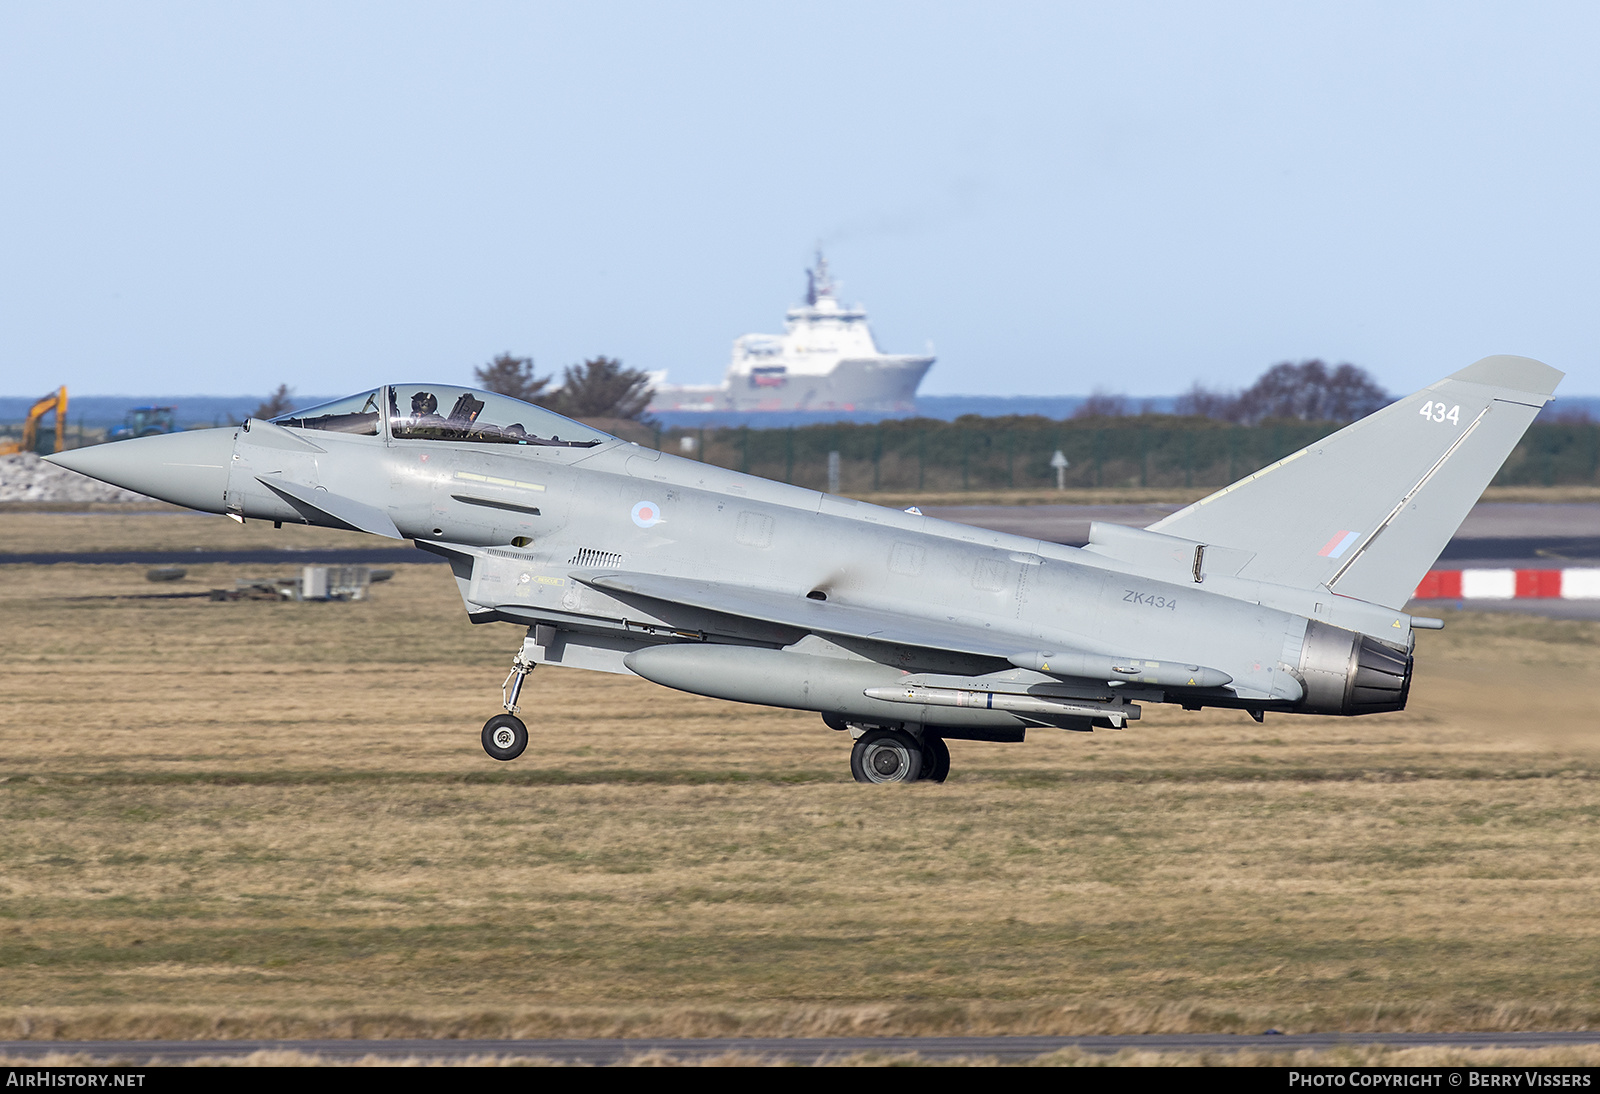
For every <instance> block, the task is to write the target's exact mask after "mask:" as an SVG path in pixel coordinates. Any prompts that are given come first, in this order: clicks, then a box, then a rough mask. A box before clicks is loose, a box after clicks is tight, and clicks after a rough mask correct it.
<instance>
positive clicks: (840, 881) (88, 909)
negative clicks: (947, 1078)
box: [0, 517, 1600, 1063]
mask: <svg viewBox="0 0 1600 1094" xmlns="http://www.w3.org/2000/svg"><path fill="white" fill-rule="evenodd" d="M5 519H6V520H7V521H9V520H10V519H11V518H9V517H8V518H5ZM52 519H56V520H65V519H67V518H65V517H55V518H52ZM92 519H105V518H92ZM162 519H178V518H162ZM185 519H187V518H185ZM247 527H248V526H247ZM285 531H287V529H286V530H285ZM398 571H399V572H398V573H397V575H396V577H395V579H394V581H393V582H392V583H390V584H387V585H384V586H380V587H378V589H377V590H376V592H375V595H374V599H373V600H371V601H369V602H367V603H363V604H315V603H305V604H275V603H261V602H238V603H212V602H210V601H207V600H203V599H110V598H112V597H131V596H139V595H142V594H149V593H152V592H157V593H159V592H166V591H169V590H168V589H167V588H165V587H162V588H158V587H155V586H151V585H149V584H147V583H146V582H145V581H144V580H143V570H142V568H141V567H111V566H95V567H63V566H54V567H40V568H27V567H7V568H3V569H0V636H3V638H0V641H3V643H4V648H5V654H6V657H5V661H4V665H3V667H0V687H3V688H4V691H5V693H6V694H7V695H8V696H9V699H10V701H9V702H8V703H7V705H6V706H5V707H4V708H3V710H0V744H3V748H0V755H3V759H0V779H3V780H4V781H3V782H0V818H3V823H4V825H5V829H4V831H5V833H6V835H5V839H4V840H3V841H0V970H3V971H0V982H3V983H4V985H5V991H4V993H3V995H0V1038H5V1037H34V1038H66V1037H211V1036H225V1037H243V1036H262V1037H267V1036H271V1037H313V1036H401V1035H407V1036H417V1035H444V1036H484V1037H488V1036H494V1037H501V1036H585V1035H592V1036H622V1035H633V1036H645V1035H737V1034H751V1035H770V1034H791V1035H821V1034H842V1033H877V1034H890V1033H926V1034H955V1033H1090V1032H1159V1031H1165V1030H1171V1031H1188V1030H1217V1031H1235V1032H1255V1031H1259V1030H1261V1029H1264V1028H1267V1027H1269V1026H1276V1027H1277V1028H1280V1029H1285V1030H1289V1031H1296V1030H1304V1029H1349V1030H1365V1029H1449V1028H1480V1029H1532V1028H1587V1027H1591V1026H1592V1025H1594V1023H1595V1022H1596V1020H1597V1019H1600V918H1597V916H1596V913H1595V908H1596V904H1597V901H1596V898H1597V896H1600V839H1597V836H1600V831H1597V826H1600V792H1597V791H1600V781H1597V776H1600V749H1597V744H1600V741H1597V732H1596V729H1597V719H1596V717H1595V713H1594V712H1595V709H1596V705H1597V704H1596V700H1597V699H1600V666H1597V660H1600V659H1597V657H1596V653H1597V649H1600V624H1595V623H1588V622H1577V621H1564V620H1543V619H1529V618H1524V617H1517V616H1509V615H1493V616H1490V615H1484V616H1473V615H1461V616H1449V617H1448V618H1449V626H1448V629H1446V630H1445V631H1443V632H1442V633H1425V634H1423V635H1422V637H1421V641H1422V650H1421V656H1420V664H1421V668H1420V671H1419V676H1418V680H1417V683H1416V686H1415V689H1414V691H1413V696H1412V706H1411V709H1410V710H1408V711H1406V712H1405V713H1402V714H1398V715H1386V716H1380V717H1375V718H1365V719H1352V720H1333V719H1313V718H1297V717H1287V716H1285V717H1270V716H1269V718H1268V721H1267V723H1266V724H1265V725H1263V726H1257V725H1255V724H1254V723H1253V722H1251V721H1249V720H1248V719H1247V718H1245V717H1244V716H1243V715H1233V714H1223V713H1203V714H1186V713H1184V712H1182V711H1175V710H1170V709H1168V708H1147V710H1146V717H1145V719H1144V720H1143V721H1142V722H1138V723H1135V724H1134V727H1133V728H1131V729H1129V730H1127V731H1124V732H1120V733H1113V732H1099V733H1095V734H1083V735H1079V734H1065V733H1057V734H1038V735H1033V736H1031V737H1030V740H1029V741H1028V743H1027V744H1026V745H1022V746H1003V745H984V744H972V743H963V742H954V743H953V744H952V751H953V752H954V758H955V774H954V776H953V777H952V779H951V781H950V782H949V783H947V784H945V785H944V786H926V785H918V786H912V787H887V788H873V787H858V786H856V785H855V784H853V783H851V782H850V781H849V775H848V772H847V770H846V757H847V752H848V748H847V745H848V742H847V741H846V740H845V739H844V738H843V736H842V735H840V734H835V733H832V732H830V731H828V730H826V729H824V728H823V727H822V726H821V724H820V722H819V721H818V720H817V719H816V718H815V717H813V716H809V715H803V714H797V713H792V712H785V711H775V710H766V709H761V708H752V707H743V706H737V705H734V704H728V703H721V702H717V701H713V700H706V699H699V698H695V697H692V696H685V695H679V694H677V693H674V692H670V691H666V690H663V689H660V688H657V687H655V686H653V685H650V684H648V683H645V682H643V681H640V680H635V679H624V678H617V677H610V676H603V675H598V674H585V673H578V672H571V671H566V670H559V669H541V670H539V673H538V674H537V675H536V676H535V677H534V678H533V680H531V681H530V685H529V691H528V692H527V693H526V696H525V702H526V703H527V705H528V706H529V707H530V708H532V711H533V713H532V715H531V716H530V722H531V723H532V725H533V732H534V743H533V745H532V746H531V747H530V749H529V751H528V753H527V754H526V755H525V756H524V757H523V758H522V759H520V760H518V761H516V762H514V763H511V764H497V763H495V762H494V761H492V760H489V759H488V758H487V757H485V756H484V755H483V753H482V751H481V749H480V748H479V746H478V743H477V727H478V726H479V725H480V724H481V723H482V721H483V719H484V718H486V717H488V716H489V715H491V714H493V713H495V712H496V709H497V702H498V690H497V689H498V685H499V682H500V679H501V677H502V675H503V671H504V666H505V665H506V664H507V663H508V661H509V657H510V654H511V652H512V650H513V649H514V647H515V645H516V642H517V639H518V637H519V636H518V634H517V632H516V631H515V630H514V629H513V628H510V627H506V626H488V627H472V626H471V625H469V624H468V623H466V621H465V620H464V618H463V617H462V614H461V610H460V601H459V598H458V597H457V594H456V593H455V590H454V588H453V584H452V582H451V581H450V580H449V577H448V574H447V573H446V572H445V571H444V569H443V568H442V567H433V566H402V567H399V568H398ZM240 572H241V570H240V569H239V568H230V567H200V568H196V570H195V571H194V572H193V574H192V576H191V578H190V579H189V580H188V581H186V582H183V583H180V584H179V586H178V589H177V590H176V591H181V590H182V589H184V588H191V589H192V588H201V589H203V588H206V587H208V586H209V585H211V584H219V585H221V584H230V585H231V583H232V579H233V577H234V576H235V575H236V574H238V573H240ZM1412 1051H1421V1050H1412ZM1472 1058H1473V1059H1480V1060H1481V1057H1476V1056H1474V1057H1472ZM1102 1060H1103V1058H1099V1057H1096V1058H1093V1059H1085V1060H1082V1061H1076V1062H1083V1063H1093V1062H1101V1061H1102ZM1061 1062H1074V1061H1068V1060H1063V1061H1061ZM1127 1062H1143V1061H1127ZM1161 1062H1175V1061H1170V1060H1167V1059H1166V1058H1163V1059H1162V1061H1161Z"/></svg>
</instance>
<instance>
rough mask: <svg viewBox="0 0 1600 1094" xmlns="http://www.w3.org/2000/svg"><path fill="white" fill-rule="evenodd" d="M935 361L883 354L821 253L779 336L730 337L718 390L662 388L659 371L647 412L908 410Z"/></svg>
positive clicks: (706, 387)
mask: <svg viewBox="0 0 1600 1094" xmlns="http://www.w3.org/2000/svg"><path fill="white" fill-rule="evenodd" d="M933 362H934V358H933V357H931V356H927V357H916V356H908V355H902V354H889V353H882V352H880V351H879V349H878V344H877V341H876V340H875V339H874V338H873V337H872V330H871V328H870V327H868V326H867V313H866V311H865V309H863V308H862V307H861V305H859V304H857V305H856V306H855V307H853V308H849V307H844V306H843V305H841V304H840V303H839V296H838V286H837V285H836V284H835V283H834V280H833V277H832V275H831V274H830V273H829V272H828V260H827V259H826V258H825V257H823V255H822V253H821V252H820V251H819V252H818V253H817V257H816V264H815V265H814V266H813V267H812V268H811V269H809V270H807V271H806V298H805V303H804V304H802V305H800V306H799V307H794V308H790V309H789V313H788V316H787V317H786V318H785V320H784V332H783V333H782V334H746V335H743V336H741V337H739V338H736V339H734V343H733V360H732V362H731V363H730V364H729V365H728V371H727V374H726V375H725V376H724V377H723V380H722V383H720V384H668V383H666V382H665V380H666V374H665V373H658V374H657V375H656V383H655V385H654V388H653V395H652V397H651V402H650V409H651V410H652V411H656V412H665V411H728V410H732V411H809V410H815V411H841V410H844V411H857V410H860V411H889V412H894V411H901V412H906V411H913V410H915V409H916V395H917V385H918V384H920V383H921V382H922V377H923V376H924V375H925V374H926V373H927V371H928V369H929V368H930V367H931V366H932V365H933Z"/></svg>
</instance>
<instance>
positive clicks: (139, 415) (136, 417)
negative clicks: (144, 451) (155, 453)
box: [106, 406, 178, 441]
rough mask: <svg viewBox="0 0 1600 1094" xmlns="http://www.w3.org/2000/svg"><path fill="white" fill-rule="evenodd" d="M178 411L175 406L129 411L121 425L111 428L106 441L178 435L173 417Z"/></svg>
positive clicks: (147, 407) (135, 408) (140, 407)
mask: <svg viewBox="0 0 1600 1094" xmlns="http://www.w3.org/2000/svg"><path fill="white" fill-rule="evenodd" d="M177 410H178V408H177V407H175V406H136V407H134V408H133V409H132V410H130V411H128V416H127V418H126V419H124V420H123V423H122V424H121V425H117V426H112V427H111V432H110V433H108V434H106V440H108V441H122V440H126V439H127V438H129V437H154V436H155V435H156V434H158V433H176V432H177V431H178V426H177V424H176V423H175V422H174V421H173V417H172V416H173V415H174V414H176V413H177Z"/></svg>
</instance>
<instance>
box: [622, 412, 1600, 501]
mask: <svg viewBox="0 0 1600 1094" xmlns="http://www.w3.org/2000/svg"><path fill="white" fill-rule="evenodd" d="M1339 428H1340V424H1339V423H1336V422H1301V421H1279V422H1267V423H1263V424H1260V425H1253V426H1243V425H1234V424H1231V423H1228V422H1218V421H1212V420H1210V419H1203V418H1173V417H1171V416H1167V415H1141V416H1139V417H1127V418H1091V419H1071V420H1067V421H1052V420H1050V419H1047V418H1031V417H1019V418H978V417H971V418H958V419H957V420H955V421H953V422H945V421H937V420H931V419H920V418H919V419H902V420H895V421H885V422H879V423H876V424H850V423H838V424H832V425H815V426H797V427H793V428H788V429H751V428H744V427H741V428H705V429H692V428H690V429H683V428H675V429H670V430H661V429H657V430H655V431H654V434H653V436H652V437H650V438H649V439H648V440H647V441H646V443H654V445H655V447H657V448H660V449H662V450H663V451H667V452H672V453H675V454H678V455H685V456H689V457H691V458H695V459H700V460H703V461H705V462H707V463H712V464H716V465H717V466H719V467H727V468H731V469H733V470H735V471H745V472H749V473H750V474H754V475H760V476H762V477H763V478H769V479H774V480H777V481H779V482H788V483H793V484H795V485H797V486H805V487H810V488H812V489H816V490H824V489H827V488H828V486H829V453H832V452H837V453H838V454H839V456H838V471H837V474H838V489H839V490H841V491H842V492H844V493H847V494H853V493H864V492H868V491H897V490H927V491H939V492H950V491H962V490H968V491H974V492H981V491H994V490H1025V489H1043V488H1049V487H1052V486H1054V485H1055V484H1056V469H1055V468H1054V467H1053V466H1052V465H1051V458H1052V457H1053V456H1054V454H1055V453H1056V452H1057V451H1059V452H1061V454H1062V455H1063V456H1064V457H1065V458H1066V460H1067V468H1066V472H1065V476H1064V477H1065V485H1066V486H1067V487H1069V488H1084V487H1135V486H1142V487H1214V486H1226V485H1228V484H1229V483H1231V482H1236V481H1237V480H1239V479H1240V478H1243V477H1244V476H1245V475H1248V474H1250V473H1252V472H1254V471H1258V470H1260V469H1261V468H1263V467H1265V466H1267V465H1268V464H1270V463H1272V462H1273V461H1275V460H1279V459H1282V458H1283V457H1284V456H1287V455H1289V454H1290V453H1291V452H1294V451H1296V450H1298V449H1300V448H1304V447H1305V446H1306V445H1308V444H1311V443H1313V442H1315V441H1318V440H1320V439H1322V438H1323V437H1325V436H1327V435H1328V434H1330V433H1333V432H1334V431H1336V430H1337V429H1339ZM685 438H688V439H689V441H690V446H689V447H686V446H685V444H684V440H685ZM1597 483H1600V423H1594V422H1570V423H1565V422H1554V423H1548V424H1547V423H1539V424H1536V425H1534V426H1533V427H1532V428H1531V429H1529V431H1528V433H1527V434H1526V435H1525V436H1524V437H1523V439H1522V441H1521V443H1519V444H1518V445H1517V447H1516V449H1515V450H1514V451H1513V452H1512V454H1511V456H1510V458H1509V459H1507V460H1506V463H1505V466H1504V467H1502V468H1501V470H1500V473H1499V474H1498V475H1496V476H1495V480H1494V484H1495V485H1497V486H1569V485H1593V484H1597Z"/></svg>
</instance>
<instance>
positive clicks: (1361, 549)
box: [1328, 400, 1498, 589]
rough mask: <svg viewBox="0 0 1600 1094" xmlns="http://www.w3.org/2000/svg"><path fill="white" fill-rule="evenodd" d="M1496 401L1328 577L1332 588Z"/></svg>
mask: <svg viewBox="0 0 1600 1094" xmlns="http://www.w3.org/2000/svg"><path fill="white" fill-rule="evenodd" d="M1496 401H1498V400H1495V401H1491V402H1490V403H1489V405H1488V406H1486V407H1484V408H1483V409H1482V410H1480V411H1479V412H1478V416H1477V417H1476V418H1474V419H1472V424H1471V425H1469V426H1467V428H1465V429H1463V430H1462V431H1461V436H1459V437H1457V438H1456V443H1455V444H1453V445H1451V446H1450V447H1449V448H1447V449H1445V452H1444V455H1442V456H1440V457H1439V459H1438V460H1437V461H1436V462H1435V463H1434V465H1433V466H1432V467H1430V468H1428V470H1427V472H1426V473H1425V474H1424V475H1423V476H1422V478H1420V479H1418V480H1417V485H1415V486H1413V487H1412V488H1411V489H1410V490H1407V491H1406V496H1405V497H1403V498H1401V499H1400V502H1399V504H1397V505H1396V506H1395V507H1394V508H1393V509H1391V510H1389V515H1388V516H1386V517H1384V518H1383V520H1382V521H1381V522H1380V523H1379V524H1378V526H1377V527H1376V528H1374V529H1373V530H1372V534H1371V535H1370V536H1368V537H1367V538H1366V539H1364V540H1362V542H1361V546H1359V547H1357V548H1356V549H1355V550H1354V551H1352V552H1351V553H1350V557H1349V558H1348V559H1347V560H1345V564H1344V565H1343V566H1340V567H1339V569H1338V571H1337V572H1335V573H1334V575H1333V576H1332V577H1330V578H1329V579H1328V588H1330V589H1331V588H1333V587H1334V586H1335V585H1336V584H1338V582H1339V579H1340V578H1341V577H1343V576H1344V575H1345V572H1346V571H1348V570H1349V569H1350V567H1351V566H1353V565H1355V561H1356V559H1358V558H1360V557H1361V556H1362V555H1363V554H1365V553H1366V550H1367V548H1368V547H1371V546H1372V541H1373V540H1375V539H1377V538H1378V537H1379V536H1381V535H1383V530H1384V529H1385V528H1387V527H1389V525H1390V524H1391V523H1393V521H1394V518H1395V517H1397V516H1399V515H1400V514H1401V513H1402V512H1403V511H1404V510H1405V507H1406V506H1408V505H1410V504H1411V499H1412V498H1414V497H1416V496H1417V493H1418V492H1419V491H1420V490H1421V489H1422V488H1423V487H1424V486H1427V485H1428V480H1429V479H1431V478H1433V477H1434V476H1435V475H1437V474H1438V473H1439V468H1441V467H1443V466H1444V464H1445V461H1446V460H1448V459H1449V458H1450V457H1451V456H1454V455H1455V454H1456V449H1458V448H1460V447H1461V446H1462V445H1464V444H1466V443H1467V438H1468V437H1470V436H1472V434H1473V432H1474V431H1475V430H1476V429H1477V428H1478V425H1479V423H1481V422H1482V421H1483V418H1484V415H1486V414H1488V413H1489V411H1490V410H1491V409H1493V408H1494V404H1495V402H1496ZM1342 549H1343V548H1341V550H1342ZM1334 557H1335V558H1337V557H1338V556H1337V555H1335V556H1334Z"/></svg>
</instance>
